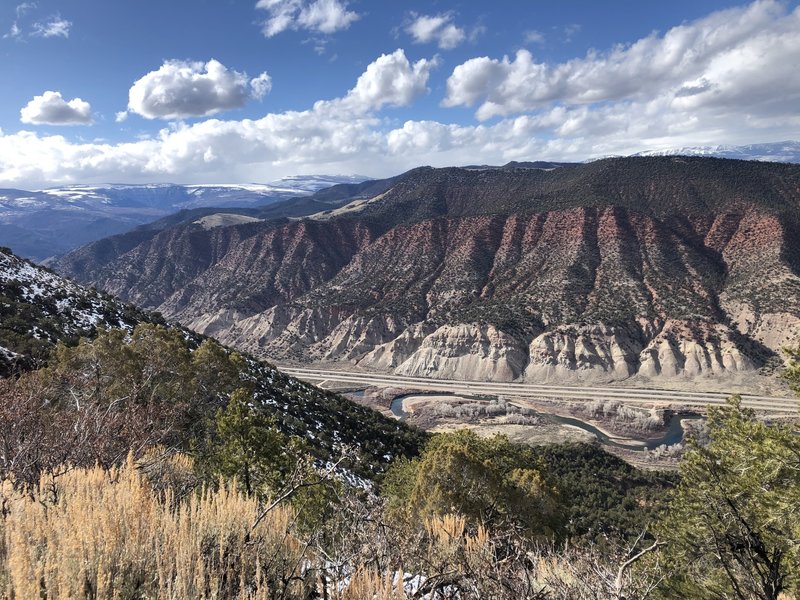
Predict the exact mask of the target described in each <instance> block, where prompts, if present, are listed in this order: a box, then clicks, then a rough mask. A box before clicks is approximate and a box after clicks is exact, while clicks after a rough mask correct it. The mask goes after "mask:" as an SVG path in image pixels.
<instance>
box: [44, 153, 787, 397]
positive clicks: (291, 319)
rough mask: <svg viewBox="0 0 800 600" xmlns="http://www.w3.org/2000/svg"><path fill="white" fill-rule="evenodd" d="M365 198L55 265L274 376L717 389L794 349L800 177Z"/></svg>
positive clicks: (655, 161) (743, 169)
mask: <svg viewBox="0 0 800 600" xmlns="http://www.w3.org/2000/svg"><path fill="white" fill-rule="evenodd" d="M371 186H372V187H371V191H372V193H371V194H365V193H362V194H360V195H358V196H354V197H351V198H347V194H346V193H345V192H341V194H340V195H341V196H342V197H343V198H345V200H347V199H349V200H351V202H350V203H349V204H348V203H347V202H344V203H343V202H342V201H341V198H340V199H339V205H340V208H337V209H335V210H330V209H328V210H324V211H320V212H317V213H315V214H312V215H310V216H308V217H304V218H294V219H289V220H287V219H266V220H265V221H262V222H251V223H243V224H239V225H232V226H228V227H214V228H211V229H205V228H203V227H202V226H200V225H198V224H196V223H182V224H179V225H177V226H173V227H168V228H165V229H162V230H160V231H154V232H149V233H147V235H142V236H141V237H140V239H133V238H131V237H127V238H126V237H124V236H122V237H117V238H109V239H108V240H104V241H102V242H98V243H95V244H92V245H89V246H87V247H84V248H82V249H80V250H78V251H75V252H73V253H71V254H70V255H68V256H67V257H65V259H64V260H62V261H61V262H59V263H58V264H57V265H56V267H57V268H58V269H61V270H62V271H63V272H65V273H67V274H69V275H71V276H74V277H77V278H79V279H81V280H83V281H88V282H92V283H93V284H96V285H98V286H99V287H101V288H103V289H105V290H107V291H110V292H112V293H115V294H118V295H120V296H121V297H123V298H125V299H128V300H131V301H133V302H134V303H137V304H139V305H142V306H146V307H151V308H157V309H158V310H160V311H162V312H163V313H164V314H166V315H168V316H170V317H174V318H177V319H179V320H180V321H181V322H183V323H184V324H186V325H187V326H189V327H191V328H194V329H195V330H197V331H200V332H203V333H206V334H209V335H214V336H216V337H218V338H220V339H222V340H224V341H225V342H227V343H230V344H233V345H236V346H238V347H241V348H245V349H247V350H250V351H252V352H255V353H258V354H260V355H262V356H267V357H270V358H272V359H275V360H323V361H348V362H349V363H354V364H356V365H358V366H361V367H364V368H370V369H379V370H387V371H393V372H396V373H403V374H409V375H433V374H436V375H437V376H446V377H457V378H473V379H496V380H504V381H507V380H514V379H524V380H528V381H541V380H551V379H556V380H565V379H566V380H570V379H572V380H594V381H606V380H621V379H626V378H630V377H639V378H656V379H665V378H688V379H691V378H697V377H713V378H725V377H727V376H735V375H737V374H745V375H747V374H750V373H752V372H753V371H756V370H759V369H762V368H763V367H765V366H767V367H773V366H774V365H775V364H778V363H779V362H780V360H779V358H778V353H779V351H780V349H781V347H783V346H784V345H786V344H793V343H797V342H798V341H800V276H799V275H798V273H800V236H798V232H799V231H800V226H799V225H798V223H800V217H799V216H798V215H800V166H797V165H781V164H775V163H756V162H746V161H734V160H719V159H711V158H686V157H648V158H625V159H608V160H603V161H597V162H594V163H590V164H586V165H564V166H560V167H558V168H555V169H552V168H548V169H537V168H513V167H512V168H507V169H493V168H488V169H483V168H480V167H472V168H469V169H455V168H452V169H431V168H420V169H415V170H413V171H410V172H409V173H406V174H405V175H403V176H400V177H397V178H394V179H393V180H391V181H390V182H389V184H385V183H384V184H381V182H373V183H371ZM336 190H337V188H336V187H334V188H331V189H330V190H327V191H326V192H327V193H335V192H336ZM362 191H363V189H362ZM312 198H313V197H312ZM342 204H343V205H342Z"/></svg>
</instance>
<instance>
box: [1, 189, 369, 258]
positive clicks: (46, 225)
mask: <svg viewBox="0 0 800 600" xmlns="http://www.w3.org/2000/svg"><path fill="white" fill-rule="evenodd" d="M365 179H367V178H366V177H358V176H326V175H313V176H295V177H287V178H284V179H281V180H279V181H276V182H274V183H270V184H235V185H174V184H147V185H73V186H65V187H58V188H48V189H44V190H36V191H27V190H17V189H0V245H3V246H8V247H10V248H12V249H13V250H14V251H15V252H17V253H18V254H20V255H22V256H25V257H27V258H32V259H34V260H42V259H45V258H47V257H50V256H53V255H58V254H62V253H64V252H66V251H68V250H70V249H72V248H75V247H77V246H80V245H83V244H86V243H88V242H90V241H93V240H96V239H100V238H103V237H106V236H109V235H114V234H117V233H123V232H125V231H129V230H131V229H133V228H134V227H136V226H137V225H141V224H143V223H148V222H151V221H154V220H156V219H158V218H159V217H163V216H166V215H169V214H172V213H174V212H176V211H179V210H182V209H192V208H198V207H207V206H215V207H229V206H236V207H248V206H251V207H253V206H263V205H267V204H271V203H274V202H280V201H282V200H287V199H291V198H299V197H303V196H309V195H311V194H313V193H314V192H317V191H318V190H320V189H323V188H326V187H330V186H332V185H336V184H342V183H360V182H362V181H364V180H365Z"/></svg>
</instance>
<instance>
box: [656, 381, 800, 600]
mask: <svg viewBox="0 0 800 600" xmlns="http://www.w3.org/2000/svg"><path fill="white" fill-rule="evenodd" d="M708 428H709V434H710V439H711V441H710V443H709V444H708V445H707V446H705V447H701V446H699V445H695V446H694V447H693V448H692V449H691V450H690V451H689V452H688V453H687V454H686V456H685V457H684V459H683V461H682V462H681V467H680V473H681V481H680V484H679V485H678V487H677V489H676V492H675V495H674V497H673V499H672V502H671V505H670V507H669V510H668V511H667V512H666V516H665V518H664V520H663V522H662V523H661V526H660V536H661V537H662V538H663V539H664V540H666V541H667V542H668V546H667V551H666V552H667V558H668V560H669V562H671V563H672V566H673V567H674V575H673V576H671V577H669V578H668V579H667V581H666V584H665V587H666V588H667V597H687V598H738V599H741V600H745V599H747V600H749V599H752V598H759V599H763V600H777V598H778V597H779V596H780V595H781V594H782V593H797V591H798V590H800V587H799V586H800V437H798V436H797V435H795V434H794V432H793V431H792V429H791V427H789V426H786V425H770V424H767V423H765V422H764V421H763V420H759V419H756V417H755V415H754V413H753V411H751V410H747V409H743V408H742V406H741V401H740V399H738V398H736V397H734V398H732V399H731V400H730V401H729V403H728V405H727V406H725V407H719V408H714V407H710V408H709V414H708ZM676 594H677V595H676Z"/></svg>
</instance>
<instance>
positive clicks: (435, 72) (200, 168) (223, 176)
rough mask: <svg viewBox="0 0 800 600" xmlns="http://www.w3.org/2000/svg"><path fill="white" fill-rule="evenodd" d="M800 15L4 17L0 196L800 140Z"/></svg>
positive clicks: (429, 7) (30, 12)
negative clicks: (69, 187)
mask: <svg viewBox="0 0 800 600" xmlns="http://www.w3.org/2000/svg"><path fill="white" fill-rule="evenodd" d="M798 3H800V0H793V1H788V0H786V1H781V0H757V1H755V2H735V1H729V0H728V1H724V0H702V1H698V0H691V1H687V0H670V2H649V1H648V2H644V1H642V0H607V1H602V2H601V1H598V0H585V1H578V0H565V1H562V2H542V1H539V0H492V1H491V2H486V1H476V0H473V1H460V2H459V1H456V0H433V1H427V2H419V1H416V0H349V1H348V0H249V1H244V0H241V1H240V0H169V1H168V2H167V1H164V0H158V1H156V0H113V1H109V0H25V1H24V2H20V1H19V0H16V1H15V0H0V187H16V188H24V189H33V188H40V187H47V186H54V185H64V184H73V183H100V182H104V183H146V182H173V183H244V182H267V181H273V180H276V179H278V178H280V177H283V176H287V175H299V174H329V175H333V174H342V175H344V174H348V175H350V174H358V175H364V176H370V177H384V176H390V175H395V174H398V173H400V172H403V171H405V170H407V169H410V168H413V167H416V166H420V165H432V166H450V165H466V164H504V163H506V162H508V161H511V160H556V161H582V160H590V159H593V158H599V157H603V156H610V155H626V154H632V153H635V152H640V151H646V150H659V149H667V148H674V147H684V146H697V145H717V144H748V143H762V142H775V141H781V140H789V139H800V8H799V7H798Z"/></svg>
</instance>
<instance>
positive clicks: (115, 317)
mask: <svg viewBox="0 0 800 600" xmlns="http://www.w3.org/2000/svg"><path fill="white" fill-rule="evenodd" d="M21 306H24V307H26V309H25V310H24V311H23V312H24V314H26V315H28V317H27V319H26V320H25V321H24V322H20V323H15V322H13V319H12V316H14V315H19V314H21V311H20V307H21ZM0 316H2V317H3V319H2V320H3V325H4V329H7V330H15V331H16V329H18V328H19V327H20V326H22V327H25V328H27V331H16V333H17V334H20V335H24V334H29V335H30V336H32V337H33V338H34V339H37V340H42V341H44V342H50V343H54V342H56V341H58V340H59V339H64V338H66V337H70V336H80V335H85V334H86V333H88V332H91V331H93V330H94V329H95V328H96V327H100V326H102V327H121V328H124V329H128V330H131V329H132V328H133V326H134V325H135V324H136V322H138V321H139V320H140V318H141V315H137V314H132V312H131V309H130V308H129V307H127V306H125V305H124V304H122V303H120V302H118V301H116V300H114V299H112V298H110V297H108V296H106V295H105V294H101V293H99V292H97V291H95V290H89V289H86V288H84V287H82V286H80V285H77V284H75V283H73V282H71V281H69V280H67V279H64V278H63V277H59V276H58V275H56V274H55V273H53V272H51V271H48V270H47V269H43V268H41V267H38V266H36V265H34V264H32V263H30V262H29V261H27V260H25V259H22V258H19V257H18V256H15V255H13V254H10V253H7V252H6V251H4V250H0ZM3 344H6V345H5V346H4V347H3V349H4V350H5V351H6V352H12V353H13V352H14V350H13V348H11V349H9V348H8V345H10V344H8V343H7V342H6V341H4V340H0V345H3Z"/></svg>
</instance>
